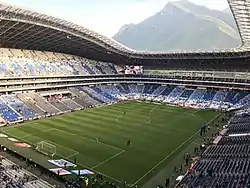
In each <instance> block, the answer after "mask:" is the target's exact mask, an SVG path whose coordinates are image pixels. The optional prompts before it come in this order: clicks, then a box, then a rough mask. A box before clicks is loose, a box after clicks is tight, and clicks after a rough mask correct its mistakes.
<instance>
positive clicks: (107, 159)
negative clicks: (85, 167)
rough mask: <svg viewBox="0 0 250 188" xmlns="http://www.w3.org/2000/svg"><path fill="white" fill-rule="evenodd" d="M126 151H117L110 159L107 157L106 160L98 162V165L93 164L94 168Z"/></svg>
mask: <svg viewBox="0 0 250 188" xmlns="http://www.w3.org/2000/svg"><path fill="white" fill-rule="evenodd" d="M124 152H125V150H123V151H120V152H119V153H117V154H115V155H113V156H111V157H109V158H108V159H106V160H104V161H102V162H100V163H99V164H97V165H95V166H93V167H92V169H95V168H97V167H99V166H101V165H102V164H104V163H106V162H108V161H110V160H111V159H113V158H115V157H117V156H118V155H121V154H122V153H124Z"/></svg>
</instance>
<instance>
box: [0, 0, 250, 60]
mask: <svg viewBox="0 0 250 188" xmlns="http://www.w3.org/2000/svg"><path fill="white" fill-rule="evenodd" d="M228 3H229V6H230V8H231V10H232V13H233V15H234V17H235V21H236V24H237V26H238V29H239V32H240V36H241V39H242V45H241V46H240V47H238V48H234V49H228V50H219V51H218V50H216V51H198V50H196V51H183V52H169V53H167V52H145V51H135V50H132V49H130V48H128V47H126V46H124V45H122V44H120V43H118V42H116V41H115V40H113V39H110V38H108V37H105V36H103V35H100V34H98V33H96V32H94V31H91V30H89V29H87V28H84V27H82V26H79V25H77V24H73V23H71V22H68V21H65V20H62V19H58V18H54V17H52V16H48V15H45V14H40V13H37V12H34V11H31V10H28V9H24V8H20V7H16V6H12V5H7V4H0V16H1V17H0V46H2V47H12V48H20V49H29V50H42V51H53V52H61V53H67V54H72V55H78V56H82V57H92V58H94V57H95V56H99V57H97V59H99V60H107V58H106V56H107V54H109V56H111V55H113V56H116V57H118V59H119V57H120V60H122V57H123V58H124V57H129V59H133V58H136V59H144V58H146V59H183V58H185V59H197V58H199V59H200V58H211V56H212V57H213V58H226V57H231V56H238V57H239V56H249V51H250V32H249V30H250V1H249V0H228Z"/></svg>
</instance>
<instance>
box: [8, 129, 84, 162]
mask: <svg viewBox="0 0 250 188" xmlns="http://www.w3.org/2000/svg"><path fill="white" fill-rule="evenodd" d="M51 129H54V128H51ZM6 134H7V135H9V136H12V137H14V138H16V139H18V140H21V141H24V142H27V143H29V144H31V145H33V146H35V144H34V143H32V142H30V141H28V140H26V139H24V138H22V137H18V136H16V135H13V134H9V133H6ZM29 136H33V135H32V134H30V135H29ZM27 137H28V136H27V135H26V137H25V138H27ZM40 140H41V139H40ZM41 141H46V142H48V143H53V144H54V145H55V146H59V147H63V148H67V149H68V150H70V151H72V152H74V154H75V153H77V152H78V151H76V150H73V149H70V148H68V147H66V146H63V145H60V144H57V143H55V142H52V141H50V140H41ZM78 153H79V152H78ZM63 158H67V157H66V156H63Z"/></svg>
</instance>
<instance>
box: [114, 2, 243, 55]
mask: <svg viewBox="0 0 250 188" xmlns="http://www.w3.org/2000/svg"><path fill="white" fill-rule="evenodd" d="M113 38H114V39H115V40H117V41H118V42H120V43H122V44H124V45H126V46H128V47H130V48H132V49H136V50H147V51H178V50H187V49H205V50H208V49H216V48H217V49H222V48H234V47H237V46H239V45H240V44H241V41H240V38H239V34H238V30H237V27H236V24H235V22H234V19H233V16H232V14H231V13H230V11H217V10H211V9H208V8H206V7H203V6H198V5H195V4H193V3H191V2H189V1H187V0H182V1H178V2H169V3H168V4H167V5H166V6H165V7H164V8H163V9H162V11H160V12H158V13H156V14H155V15H153V16H151V17H149V18H147V19H146V20H144V21H142V22H141V23H139V24H136V25H135V24H128V25H125V26H123V27H122V28H121V29H120V31H119V32H118V33H117V34H116V35H115V36H114V37H113Z"/></svg>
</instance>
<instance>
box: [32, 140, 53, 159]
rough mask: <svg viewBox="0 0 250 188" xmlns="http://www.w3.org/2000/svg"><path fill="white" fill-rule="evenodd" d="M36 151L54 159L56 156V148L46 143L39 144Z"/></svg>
mask: <svg viewBox="0 0 250 188" xmlns="http://www.w3.org/2000/svg"><path fill="white" fill-rule="evenodd" d="M36 150H37V151H38V152H40V153H43V154H44V155H48V156H52V157H53V156H54V155H55V154H56V146H55V145H53V144H51V143H49V142H46V141H41V142H37V143H36Z"/></svg>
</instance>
